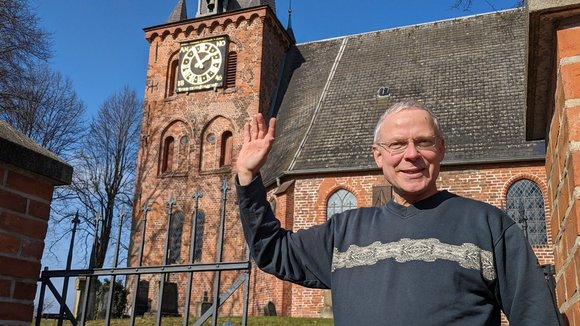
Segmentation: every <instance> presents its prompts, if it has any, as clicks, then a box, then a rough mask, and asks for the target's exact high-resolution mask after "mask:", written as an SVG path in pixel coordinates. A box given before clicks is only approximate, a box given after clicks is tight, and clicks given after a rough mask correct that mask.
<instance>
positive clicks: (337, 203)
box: [326, 189, 357, 219]
mask: <svg viewBox="0 0 580 326" xmlns="http://www.w3.org/2000/svg"><path fill="white" fill-rule="evenodd" d="M356 207H357V204H356V197H355V196H354V194H353V193H352V192H350V191H348V190H344V189H339V190H338V191H336V192H335V193H334V194H332V196H330V198H329V199H328V203H327V205H326V218H327V219H328V218H330V217H331V216H332V215H334V214H337V213H342V212H344V211H346V210H349V209H354V208H356Z"/></svg>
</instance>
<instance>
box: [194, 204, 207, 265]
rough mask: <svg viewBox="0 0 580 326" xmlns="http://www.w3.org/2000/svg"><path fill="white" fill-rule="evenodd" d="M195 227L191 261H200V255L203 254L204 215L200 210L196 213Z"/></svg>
mask: <svg viewBox="0 0 580 326" xmlns="http://www.w3.org/2000/svg"><path fill="white" fill-rule="evenodd" d="M195 223H196V225H195V241H194V242H193V261H194V262H199V261H201V254H202V252H203V231H204V229H205V213H204V212H203V211H201V210H199V211H197V220H196V222H195Z"/></svg>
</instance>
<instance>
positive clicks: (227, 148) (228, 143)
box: [220, 131, 233, 167]
mask: <svg viewBox="0 0 580 326" xmlns="http://www.w3.org/2000/svg"><path fill="white" fill-rule="evenodd" d="M221 145H222V146H221V153H220V167H222V166H229V165H232V149H233V135H232V133H231V132H230V131H226V132H224V133H223V134H222V144H221Z"/></svg>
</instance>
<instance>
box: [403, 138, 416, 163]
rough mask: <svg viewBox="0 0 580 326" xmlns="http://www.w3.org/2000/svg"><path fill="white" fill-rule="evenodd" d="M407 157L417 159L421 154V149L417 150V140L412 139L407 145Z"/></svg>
mask: <svg viewBox="0 0 580 326" xmlns="http://www.w3.org/2000/svg"><path fill="white" fill-rule="evenodd" d="M404 154H405V156H404V157H405V158H406V159H416V158H417V157H419V156H420V154H419V151H418V150H417V147H415V142H414V141H413V140H412V139H410V140H409V143H408V145H407V148H406V149H405V152H404Z"/></svg>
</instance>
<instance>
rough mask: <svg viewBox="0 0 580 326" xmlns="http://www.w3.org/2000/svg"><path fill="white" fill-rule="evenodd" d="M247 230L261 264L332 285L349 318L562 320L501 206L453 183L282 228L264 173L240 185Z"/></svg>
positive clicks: (342, 317) (390, 321) (286, 276)
mask: <svg viewBox="0 0 580 326" xmlns="http://www.w3.org/2000/svg"><path fill="white" fill-rule="evenodd" d="M237 192H238V202H239V207H240V215H241V220H242V225H243V229H244V234H245V237H246V240H247V242H248V245H249V247H250V252H251V255H252V257H253V258H254V260H255V261H256V264H257V265H258V267H260V269H262V270H263V271H265V272H267V273H271V274H273V275H276V276H277V277H278V278H280V279H283V280H286V281H290V282H293V283H297V284H300V285H303V286H307V287H312V288H324V289H332V302H333V312H334V323H335V325H337V326H341V325H345V326H346V325H349V326H352V325H401V326H408V325H468V326H478V325H500V310H503V311H504V312H505V314H506V315H507V317H508V319H509V321H510V325H512V326H518V325H519V326H534V325H538V326H540V325H541V326H549V325H558V319H557V312H556V310H555V308H554V304H553V301H552V297H551V295H550V292H549V289H548V286H547V283H546V281H545V280H544V276H543V272H542V270H541V267H540V266H539V265H538V263H537V258H536V256H535V255H534V253H533V252H532V250H531V248H530V246H529V244H528V242H527V241H526V239H525V238H524V236H523V232H522V230H521V229H520V228H519V227H518V226H517V225H515V223H514V222H513V221H512V220H511V219H510V218H508V217H506V216H505V215H504V214H503V213H502V212H501V211H500V210H499V209H497V208H495V207H493V206H491V205H488V204H485V203H482V202H479V201H475V200H471V199H466V198H463V197H459V196H456V195H454V194H451V193H449V192H446V191H441V192H439V193H438V194H436V195H434V196H432V197H430V198H427V199H425V200H423V201H420V202H418V203H415V204H414V205H411V206H409V207H404V206H401V205H398V204H396V203H394V202H393V201H390V202H389V203H387V204H386V205H384V206H382V207H377V208H359V209H354V210H349V211H346V212H343V213H340V214H336V215H334V216H332V217H331V218H330V219H328V221H327V222H326V223H324V224H322V225H316V226H313V227H311V228H309V229H306V230H300V231H297V232H291V231H288V230H284V229H282V228H280V222H279V221H278V220H277V219H276V218H275V217H274V215H273V214H272V211H271V209H270V205H269V204H268V202H267V200H266V191H265V189H264V187H263V185H262V180H261V178H260V177H259V176H258V177H257V178H255V179H254V180H253V181H252V183H251V184H250V185H248V186H245V187H242V186H239V185H238V186H237Z"/></svg>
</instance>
